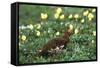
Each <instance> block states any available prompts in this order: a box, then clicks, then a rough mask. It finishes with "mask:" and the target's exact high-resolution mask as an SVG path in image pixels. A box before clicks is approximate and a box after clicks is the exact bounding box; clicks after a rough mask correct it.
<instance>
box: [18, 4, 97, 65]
mask: <svg viewBox="0 0 100 68" xmlns="http://www.w3.org/2000/svg"><path fill="white" fill-rule="evenodd" d="M57 8H59V7H54V6H33V5H20V8H19V62H20V64H24V63H44V62H57V61H79V60H95V59H96V36H95V32H96V21H95V20H96V19H95V18H96V16H95V12H93V10H94V9H91V8H75V7H73V8H71V7H60V8H61V9H62V12H61V13H60V14H59V18H58V19H55V17H54V14H55V13H56V10H57ZM87 10H88V11H89V13H91V14H92V15H93V18H91V19H92V20H89V19H90V17H88V15H89V13H88V15H87V16H84V15H83V13H84V12H85V11H87ZM41 13H46V14H47V15H48V17H47V18H45V19H42V18H41ZM61 14H64V15H65V17H64V18H63V19H60V15H61ZM70 14H72V15H73V16H72V18H69V17H68V16H69V15H70ZM75 14H78V16H79V18H74V15H75ZM44 16H45V14H44ZM91 17H92V16H91ZM81 19H84V21H83V22H81ZM70 24H71V25H73V29H74V32H75V29H77V30H78V33H76V34H75V33H74V34H73V35H72V36H70V42H69V43H68V44H66V45H67V47H66V49H64V50H63V51H62V53H60V54H56V55H53V56H45V57H43V56H39V55H38V54H37V53H38V50H39V48H41V47H43V45H44V44H46V43H47V42H48V41H49V40H51V39H53V38H56V37H62V36H63V34H64V32H65V31H66V30H67V27H68V26H69V25H70Z"/></svg>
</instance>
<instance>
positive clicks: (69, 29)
mask: <svg viewBox="0 0 100 68" xmlns="http://www.w3.org/2000/svg"><path fill="white" fill-rule="evenodd" d="M73 33H74V31H73V25H69V26H68V27H67V30H66V31H65V32H64V36H65V37H66V36H70V35H72V34H73Z"/></svg>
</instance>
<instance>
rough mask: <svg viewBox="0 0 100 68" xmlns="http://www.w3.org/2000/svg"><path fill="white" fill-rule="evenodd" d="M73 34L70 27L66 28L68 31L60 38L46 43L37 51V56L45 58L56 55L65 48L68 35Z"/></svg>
mask: <svg viewBox="0 0 100 68" xmlns="http://www.w3.org/2000/svg"><path fill="white" fill-rule="evenodd" d="M72 34H73V29H72V26H70V27H68V30H67V31H65V32H64V35H63V36H62V37H58V38H54V39H52V40H50V41H48V42H47V43H46V44H45V45H44V46H43V47H42V48H40V49H39V55H42V56H46V55H52V54H56V53H58V52H59V51H61V50H63V49H64V48H65V47H66V44H67V43H68V42H69V37H70V35H72Z"/></svg>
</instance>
